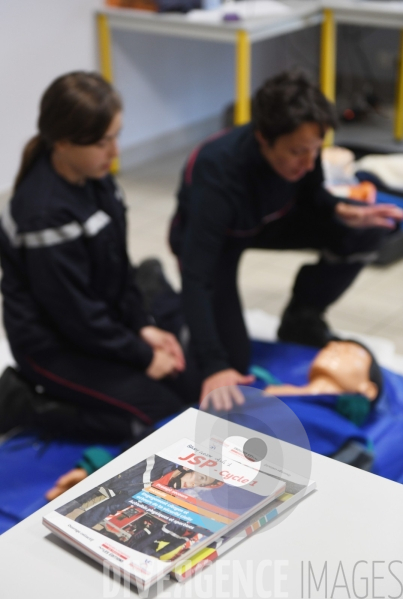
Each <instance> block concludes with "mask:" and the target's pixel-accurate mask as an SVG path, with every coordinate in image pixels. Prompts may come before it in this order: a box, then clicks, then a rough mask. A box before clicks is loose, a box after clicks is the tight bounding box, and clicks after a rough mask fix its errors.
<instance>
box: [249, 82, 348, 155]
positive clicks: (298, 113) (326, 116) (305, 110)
mask: <svg viewBox="0 0 403 599" xmlns="http://www.w3.org/2000/svg"><path fill="white" fill-rule="evenodd" d="M253 123H254V126H255V129H256V130H257V131H260V133H261V134H262V135H263V137H264V138H265V140H266V141H267V142H269V143H270V144H273V143H274V142H275V141H276V139H277V138H278V137H280V136H281V135H287V134H288V133H292V132H293V131H295V130H296V129H298V127H299V126H300V125H302V124H304V123H317V124H318V125H319V129H320V134H321V136H322V137H323V136H324V134H325V132H326V129H328V128H329V127H330V128H332V129H335V128H336V125H337V118H336V110H335V106H334V104H332V103H331V102H329V100H328V99H327V98H326V97H325V96H324V95H323V94H322V92H321V91H320V89H319V88H318V87H317V85H314V84H313V83H312V82H311V81H310V80H309V79H308V77H307V76H306V75H305V74H304V73H303V72H301V71H290V72H284V73H281V74H280V75H277V76H276V77H273V78H272V79H268V80H267V81H266V82H265V83H264V84H263V85H262V86H261V87H260V88H259V89H258V90H257V92H256V95H255V97H254V100H253Z"/></svg>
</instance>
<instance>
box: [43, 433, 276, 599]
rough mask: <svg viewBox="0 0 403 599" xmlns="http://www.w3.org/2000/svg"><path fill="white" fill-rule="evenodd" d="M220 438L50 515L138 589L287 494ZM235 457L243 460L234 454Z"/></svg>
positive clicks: (145, 466) (62, 532)
mask: <svg viewBox="0 0 403 599" xmlns="http://www.w3.org/2000/svg"><path fill="white" fill-rule="evenodd" d="M222 449H223V447H222V446H220V443H212V444H207V445H205V444H203V443H198V444H197V446H196V444H195V442H194V441H192V440H191V439H181V440H179V441H177V442H176V443H174V444H173V445H171V446H169V447H167V448H165V449H164V450H162V451H159V452H158V453H156V454H155V455H152V456H150V457H149V458H148V459H147V460H143V461H141V462H139V463H137V464H134V465H133V466H131V467H130V468H128V469H127V470H125V471H123V472H118V473H117V474H116V475H115V476H114V477H113V478H111V479H109V480H107V481H105V482H104V483H102V484H101V485H98V486H97V487H95V488H94V489H91V490H90V491H87V492H86V493H84V494H83V495H80V496H78V497H77V498H76V499H74V500H72V501H70V502H69V503H67V504H65V505H63V506H62V507H61V508H59V509H57V510H56V511H54V512H52V513H50V514H48V515H47V516H45V517H44V518H43V523H44V524H45V526H47V527H48V528H49V529H50V530H51V531H52V532H54V533H55V534H57V535H58V536H60V537H61V538H62V539H64V540H66V541H67V542H68V543H70V544H72V545H73V546H74V547H76V548H78V549H80V550H81V551H83V552H84V553H85V554H87V555H89V556H90V557H92V558H94V559H95V560H97V561H99V562H101V563H104V562H106V563H108V564H109V565H111V566H112V567H114V568H119V569H120V571H121V573H122V575H124V576H125V577H129V578H130V580H131V581H132V582H133V583H134V584H135V585H136V586H137V587H138V589H139V590H144V589H147V588H148V587H149V586H150V585H152V584H154V583H155V582H156V581H157V580H158V579H159V578H161V577H163V576H165V575H166V574H168V573H169V572H170V571H171V570H173V569H174V568H175V567H176V566H177V565H179V564H180V563H181V562H184V561H185V560H188V559H189V558H191V557H192V556H193V555H194V554H195V553H196V552H198V551H200V550H201V549H203V548H204V547H206V546H207V545H209V544H211V543H214V542H215V541H216V540H217V539H219V538H222V537H224V536H225V535H227V534H228V533H229V532H230V531H231V530H232V529H234V528H235V527H237V526H238V525H239V524H241V523H242V522H244V521H245V520H246V519H247V518H249V517H250V516H252V515H253V514H254V513H256V512H258V511H259V510H261V509H262V507H263V506H265V505H267V504H268V503H269V502H270V501H272V500H274V499H276V498H278V497H279V496H281V495H282V494H283V493H284V492H285V490H286V482H285V481H284V480H281V479H280V478H279V477H278V476H276V475H275V476H271V475H269V474H267V473H266V472H265V473H263V472H261V471H260V469H259V468H258V466H257V463H256V462H253V460H252V459H250V460H249V459H246V458H242V456H241V455H239V456H238V455H236V454H234V453H233V448H232V447H230V448H229V449H228V447H226V450H225V451H222ZM234 456H235V457H236V459H234Z"/></svg>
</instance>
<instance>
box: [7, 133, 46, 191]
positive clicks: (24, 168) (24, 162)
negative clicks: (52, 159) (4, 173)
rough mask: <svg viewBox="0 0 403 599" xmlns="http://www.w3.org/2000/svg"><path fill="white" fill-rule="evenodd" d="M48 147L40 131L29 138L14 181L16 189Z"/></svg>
mask: <svg viewBox="0 0 403 599" xmlns="http://www.w3.org/2000/svg"><path fill="white" fill-rule="evenodd" d="M46 148H47V143H46V140H45V139H44V138H43V136H42V135H41V134H40V133H38V135H35V136H34V137H32V138H31V139H30V140H29V142H28V143H27V144H26V145H25V148H24V150H23V153H22V159H21V164H20V168H19V171H18V173H17V176H16V178H15V182H14V191H15V190H16V189H17V187H18V185H19V184H20V183H21V181H22V179H23V178H24V177H25V175H26V174H27V172H28V171H29V169H30V168H31V166H32V165H33V164H34V162H35V160H36V159H37V158H38V156H39V155H40V154H41V153H42V152H43V151H44V150H46Z"/></svg>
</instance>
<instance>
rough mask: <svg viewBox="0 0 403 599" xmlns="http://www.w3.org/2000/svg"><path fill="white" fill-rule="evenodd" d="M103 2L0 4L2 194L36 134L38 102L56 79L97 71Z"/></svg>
mask: <svg viewBox="0 0 403 599" xmlns="http://www.w3.org/2000/svg"><path fill="white" fill-rule="evenodd" d="M100 5H101V0H0V191H3V190H6V189H8V188H10V186H11V185H12V181H13V178H14V175H15V173H16V170H17V168H18V163H19V160H20V154H21V150H22V148H23V145H24V143H25V141H27V139H28V138H29V137H30V136H31V135H33V134H34V133H35V122H36V118H37V110H38V103H39V98H40V96H41V94H42V92H43V90H44V89H45V88H46V87H47V85H48V84H49V83H50V82H51V81H52V79H54V78H55V77H56V76H58V75H60V74H62V73H63V72H67V71H71V70H75V69H85V70H89V69H94V68H95V67H96V64H97V61H96V43H95V20H94V16H93V15H94V9H96V8H97V7H99V6H100Z"/></svg>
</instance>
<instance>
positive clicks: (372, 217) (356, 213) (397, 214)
mask: <svg viewBox="0 0 403 599" xmlns="http://www.w3.org/2000/svg"><path fill="white" fill-rule="evenodd" d="M335 213H336V214H337V216H338V217H339V218H340V219H341V220H342V221H343V222H344V223H345V224H346V225H348V226H349V227H355V228H359V229H361V228H369V227H385V228H386V229H394V228H395V226H396V221H401V220H403V210H402V209H401V208H398V207H397V206H395V205H394V204H373V205H365V206H352V205H351V204H346V203H345V202H339V203H338V204H336V208H335Z"/></svg>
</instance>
